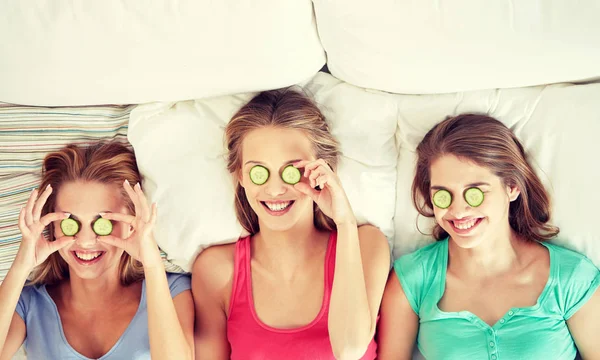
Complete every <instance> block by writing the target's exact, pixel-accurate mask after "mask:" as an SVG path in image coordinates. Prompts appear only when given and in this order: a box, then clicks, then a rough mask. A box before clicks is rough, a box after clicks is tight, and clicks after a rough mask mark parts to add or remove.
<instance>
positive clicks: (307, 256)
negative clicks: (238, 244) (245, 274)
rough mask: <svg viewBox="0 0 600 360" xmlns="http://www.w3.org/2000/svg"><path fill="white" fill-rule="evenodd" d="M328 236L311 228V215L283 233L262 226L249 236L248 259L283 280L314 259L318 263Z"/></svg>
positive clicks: (292, 275) (313, 227) (325, 246)
mask: <svg viewBox="0 0 600 360" xmlns="http://www.w3.org/2000/svg"><path fill="white" fill-rule="evenodd" d="M328 236H329V234H328V233H324V232H321V231H319V230H318V229H317V228H316V227H315V226H314V225H313V217H312V216H311V217H310V219H305V220H304V221H300V222H299V223H297V224H296V225H294V227H292V228H290V229H288V230H286V231H277V230H272V229H268V228H266V227H264V226H263V227H261V230H260V232H259V233H257V234H256V235H254V237H253V241H252V243H251V246H252V254H253V255H252V258H253V261H256V262H258V263H259V264H260V266H261V267H263V268H266V269H268V270H271V271H273V272H276V273H279V274H280V275H281V276H282V277H284V278H293V277H294V275H295V274H296V273H297V272H298V271H302V270H303V269H305V266H306V263H307V262H310V261H311V260H314V259H315V257H316V256H318V257H319V260H320V261H321V260H322V259H321V255H323V254H324V252H325V251H326V249H327V239H328Z"/></svg>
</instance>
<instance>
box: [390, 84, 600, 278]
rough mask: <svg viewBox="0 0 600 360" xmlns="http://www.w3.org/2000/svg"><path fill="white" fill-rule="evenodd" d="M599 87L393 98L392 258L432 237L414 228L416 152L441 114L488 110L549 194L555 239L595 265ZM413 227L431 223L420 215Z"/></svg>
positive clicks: (599, 242) (599, 254)
mask: <svg viewBox="0 0 600 360" xmlns="http://www.w3.org/2000/svg"><path fill="white" fill-rule="evenodd" d="M598 99H600V84H589V85H566V84H558V85H551V86H546V87H544V86H540V87H534V88H525V89H507V90H488V91H476V92H466V93H457V94H446V95H426V96H398V104H399V117H398V133H397V137H398V140H399V141H398V143H399V153H400V155H399V158H398V182H397V201H396V215H395V219H394V223H395V239H394V257H395V258H398V257H399V256H400V255H402V254H406V253H409V252H412V251H414V250H415V249H417V248H419V247H422V246H423V245H425V244H427V243H429V242H431V241H432V238H431V237H430V236H426V235H422V234H420V233H419V232H418V230H417V228H416V225H415V220H416V218H417V212H416V210H415V209H414V207H413V205H412V202H411V193H410V187H411V185H412V179H413V175H414V165H415V161H416V156H415V153H414V151H415V149H416V147H417V145H418V143H419V142H420V141H421V139H422V138H423V136H424V135H425V133H426V132H427V131H429V129H430V128H432V127H433V126H434V125H435V124H436V123H438V122H440V121H442V120H443V119H445V117H446V116H453V115H458V114H461V113H466V112H478V113H488V114H490V115H491V116H493V117H495V118H497V119H498V120H500V121H502V122H504V123H505V124H506V125H507V126H509V127H511V129H513V131H514V132H515V134H516V135H517V136H518V137H519V139H520V140H521V142H522V144H523V145H524V147H525V150H526V151H527V153H528V155H529V156H530V162H531V163H532V165H533V166H534V168H535V169H536V172H537V173H538V175H539V177H540V179H541V180H542V182H544V184H545V185H546V188H547V190H548V191H549V192H550V194H551V198H552V204H553V213H552V216H553V218H552V223H553V224H555V225H557V226H559V227H560V230H561V232H560V234H559V236H558V238H557V239H556V240H553V242H556V243H558V244H560V245H563V246H566V247H568V248H571V249H574V250H577V251H579V252H581V253H583V254H585V255H587V256H588V257H589V258H590V259H591V260H592V261H593V262H594V263H595V264H596V265H597V266H600V234H599V233H598V231H597V229H596V221H597V219H596V218H597V207H598V204H600V192H599V191H596V187H597V186H598V183H599V182H600V169H598V166H597V163H598V161H597V159H596V158H597V156H598V149H597V146H598V145H597V142H598V133H600V102H598ZM419 222H420V226H419V227H420V229H421V230H422V231H424V232H430V231H431V225H432V220H430V219H424V218H423V217H420V219H419Z"/></svg>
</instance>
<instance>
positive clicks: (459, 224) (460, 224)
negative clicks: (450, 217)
mask: <svg viewBox="0 0 600 360" xmlns="http://www.w3.org/2000/svg"><path fill="white" fill-rule="evenodd" d="M476 222H477V219H471V220H467V221H456V220H454V221H452V223H453V224H454V226H455V227H456V228H457V229H460V230H467V229H470V228H472V227H473V225H475V223H476Z"/></svg>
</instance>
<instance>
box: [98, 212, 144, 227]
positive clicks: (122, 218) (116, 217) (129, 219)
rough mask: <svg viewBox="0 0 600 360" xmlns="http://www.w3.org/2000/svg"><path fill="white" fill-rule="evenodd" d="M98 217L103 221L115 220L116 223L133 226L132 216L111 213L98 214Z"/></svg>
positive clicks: (133, 217)
mask: <svg viewBox="0 0 600 360" xmlns="http://www.w3.org/2000/svg"><path fill="white" fill-rule="evenodd" d="M100 216H101V217H102V218H103V219H108V220H116V221H120V222H123V223H126V224H127V225H131V224H133V221H134V220H135V216H133V215H129V214H121V213H113V212H107V213H100Z"/></svg>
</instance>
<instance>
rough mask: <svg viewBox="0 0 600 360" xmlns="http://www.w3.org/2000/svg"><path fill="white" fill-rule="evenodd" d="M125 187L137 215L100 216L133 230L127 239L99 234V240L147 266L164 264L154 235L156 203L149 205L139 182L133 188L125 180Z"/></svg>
mask: <svg viewBox="0 0 600 360" xmlns="http://www.w3.org/2000/svg"><path fill="white" fill-rule="evenodd" d="M123 187H124V188H125V191H126V192H127V195H128V196H129V198H130V199H131V200H132V201H133V204H134V206H135V216H133V215H129V214H121V213H101V214H100V216H102V217H103V218H104V219H109V220H115V221H120V222H122V223H124V224H125V225H126V226H131V227H132V228H133V232H132V233H131V235H130V236H129V237H128V238H127V239H121V238H119V237H117V236H114V235H107V236H98V241H101V242H103V243H105V244H108V245H112V246H115V247H118V248H120V249H123V250H125V251H126V252H127V253H128V254H129V255H131V257H133V258H134V259H136V260H138V261H139V262H141V263H142V264H143V265H144V267H145V268H148V267H154V266H162V259H161V257H160V251H159V250H158V246H157V245H156V241H154V237H153V236H152V229H153V227H154V223H155V222H156V212H157V209H156V204H155V203H154V204H152V207H150V206H149V205H148V201H147V200H146V196H144V193H143V192H142V188H141V187H140V184H139V183H138V184H136V185H135V186H134V187H133V188H132V187H131V185H130V184H129V182H128V181H127V180H125V182H124V183H123Z"/></svg>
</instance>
